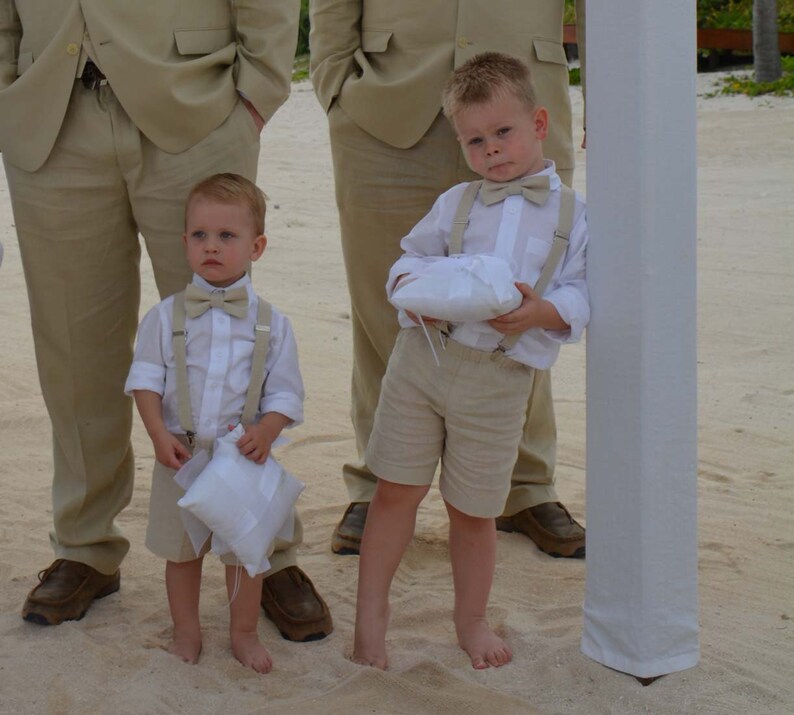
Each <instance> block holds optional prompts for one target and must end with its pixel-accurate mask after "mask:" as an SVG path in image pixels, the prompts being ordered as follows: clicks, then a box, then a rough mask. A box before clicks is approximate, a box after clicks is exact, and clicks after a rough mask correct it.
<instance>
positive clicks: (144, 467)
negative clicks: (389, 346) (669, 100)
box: [0, 75, 794, 715]
mask: <svg viewBox="0 0 794 715" xmlns="http://www.w3.org/2000/svg"><path fill="white" fill-rule="evenodd" d="M714 78H715V75H701V76H699V78H698V88H699V94H700V95H701V96H699V98H698V123H699V126H698V144H699V155H698V166H699V177H698V186H699V203H698V210H699V219H698V278H699V288H698V290H699V299H698V336H699V342H698V378H699V415H698V416H699V469H698V489H699V507H698V511H699V589H700V622H701V662H700V664H699V666H698V667H697V668H694V669H691V670H687V671H684V672H680V673H676V674H672V675H669V676H666V677H663V678H661V679H659V680H657V681H656V682H654V683H653V684H652V685H650V686H648V687H642V686H641V685H640V684H639V683H638V682H637V681H636V680H635V679H634V678H631V677H629V676H626V675H624V674H621V673H617V672H615V671H612V670H609V669H607V668H605V667H603V666H601V665H599V664H598V663H596V662H594V661H592V660H589V659H588V658H586V657H585V656H584V655H582V654H581V652H580V650H579V640H580V637H581V630H582V610H581V606H582V600H583V596H584V583H585V569H586V567H587V563H586V561H571V560H564V559H560V560H555V559H552V558H550V557H547V556H546V555H544V554H542V553H541V552H540V551H538V550H537V549H536V548H535V547H534V546H533V545H532V544H531V543H530V542H529V541H528V540H527V539H526V538H525V537H522V536H519V535H515V534H509V535H508V534H500V535H499V539H498V564H497V570H496V577H495V583H494V588H493V593H492V597H491V605H490V610H489V616H490V618H491V621H492V623H493V624H495V625H496V626H497V627H498V629H499V630H500V632H501V633H502V634H503V635H505V637H506V638H507V640H508V641H509V643H510V645H511V647H512V649H513V653H514V662H513V663H512V664H510V665H509V666H506V667H504V668H500V669H491V670H486V671H474V670H473V669H472V668H471V666H470V664H469V660H468V658H467V657H466V655H465V653H463V652H462V651H461V650H460V649H459V648H458V647H457V645H456V644H455V638H454V629H453V626H452V621H451V609H452V579H451V571H450V567H449V563H448V555H447V546H446V531H447V519H446V514H445V511H444V508H443V504H442V502H441V499H440V497H439V495H438V492H437V490H435V489H434V490H433V491H431V493H430V495H429V497H428V498H427V499H426V501H425V503H424V504H423V505H422V507H421V508H420V513H419V518H418V523H417V530H416V536H415V539H414V542H413V544H412V545H411V547H410V548H409V551H408V553H407V555H406V558H405V560H404V562H403V564H402V566H401V568H400V570H399V572H398V574H397V577H396V579H395V585H394V588H393V603H392V606H393V618H392V626H391V630H390V636H389V645H390V657H391V669H390V670H389V671H388V672H387V673H381V672H379V671H375V670H372V669H367V668H362V667H360V666H357V665H354V664H353V663H352V662H351V661H350V660H349V655H350V652H351V641H352V633H353V618H354V607H355V586H356V575H357V567H358V560H357V558H355V557H350V556H346V557H339V556H334V555H332V554H331V552H330V548H329V540H330V536H331V532H332V529H333V527H334V525H335V523H336V521H337V520H338V518H339V516H340V515H341V513H342V510H343V508H344V505H345V504H346V503H347V494H346V491H345V487H344V484H343V482H342V479H341V472H340V467H341V464H342V462H343V461H344V460H345V459H346V458H348V457H350V456H351V455H352V454H353V451H354V448H355V446H354V440H353V432H352V428H351V426H350V422H349V418H348V411H349V382H350V363H351V359H350V355H351V336H350V320H349V306H348V296H347V288H346V284H345V276H344V268H343V265H342V258H341V250H340V242H339V230H338V226H337V220H336V207H335V203H334V196H333V177H332V170H331V159H330V151H329V146H328V138H327V129H326V123H325V117H324V115H323V113H322V110H321V109H320V107H319V105H318V104H317V102H316V100H315V98H314V95H313V93H312V91H311V87H310V85H309V83H308V82H301V83H298V84H296V85H294V86H293V93H292V96H291V97H290V99H289V101H288V102H287V104H286V105H285V106H284V107H283V108H282V109H281V110H280V111H279V112H278V113H277V114H276V116H275V118H274V119H273V121H272V122H271V124H270V125H269V126H268V127H267V128H266V129H265V132H264V134H263V138H262V154H261V158H260V166H259V181H258V183H259V185H260V186H261V187H262V188H263V189H264V190H265V191H266V192H267V194H268V195H269V198H270V208H269V214H268V219H267V221H268V225H267V233H268V235H269V239H270V243H269V245H268V249H267V252H266V253H265V256H264V258H263V259H262V260H261V261H260V262H259V263H258V264H257V265H256V268H255V270H254V284H255V286H256V287H257V289H258V290H259V292H261V293H262V294H263V295H265V296H267V297H268V299H269V300H271V301H272V302H273V303H274V304H276V305H277V306H278V307H279V308H280V309H281V310H282V311H283V312H285V313H286V314H287V315H289V316H290V317H291V319H292V322H293V325H294V328H295V331H296V334H297V338H298V342H299V346H300V353H301V364H302V369H303V375H304V380H305V383H306V391H307V401H306V421H305V424H304V425H302V426H301V427H299V428H297V429H295V430H292V431H291V432H290V433H289V437H291V438H292V442H291V444H289V445H287V446H285V447H282V448H280V449H279V450H278V452H277V456H278V457H279V459H280V460H281V461H282V462H283V463H284V464H285V466H286V467H287V468H288V469H289V470H290V471H292V472H293V473H294V474H295V475H297V476H298V477H299V478H300V479H302V480H303V481H305V482H306V483H307V485H308V488H307V490H306V491H305V493H304V495H303V496H302V497H301V500H300V511H301V514H302V517H303V520H304V525H305V542H304V544H303V546H302V548H301V550H300V557H299V558H300V565H301V566H302V567H303V569H304V570H305V571H306V572H307V573H308V574H309V575H310V576H311V578H312V579H313V580H314V583H315V584H316V586H317V588H318V589H319V590H320V592H321V593H322V594H323V595H324V597H325V598H326V600H327V601H328V604H329V606H330V608H331V610H332V613H333V616H334V621H335V632H334V633H333V634H332V635H331V636H330V637H329V638H327V639H326V640H324V641H321V642H316V643H307V644H295V643H290V642H288V641H285V640H283V639H282V638H281V637H280V636H279V634H278V633H277V631H276V629H275V628H274V626H273V625H272V624H271V623H270V622H269V621H266V620H265V618H264V616H263V617H262V619H261V621H260V627H259V628H260V636H261V637H262V639H263V640H264V641H265V643H266V644H267V646H268V647H269V649H270V651H271V653H272V655H273V659H274V662H275V667H274V670H273V672H272V673H271V674H270V675H267V676H259V675H257V674H256V673H254V672H253V671H251V670H248V669H246V668H244V667H242V666H241V665H239V664H238V663H237V662H236V661H235V660H234V658H233V656H232V654H231V651H230V648H229V644H228V637H227V628H228V609H227V606H226V595H225V588H224V583H223V570H222V567H221V566H220V564H219V563H218V562H217V560H216V559H214V558H212V557H210V558H209V559H208V560H207V562H206V564H205V569H204V574H205V576H204V584H203V591H202V607H201V610H202V620H203V625H204V632H205V641H204V651H203V654H202V657H201V660H200V662H199V664H198V665H195V666H191V665H187V664H184V663H182V662H180V661H178V660H177V659H176V658H175V657H173V656H171V655H169V654H168V653H166V652H165V651H164V650H163V648H164V646H165V645H166V644H167V642H168V639H169V634H170V617H169V613H168V606H167V602H166V598H165V586H164V573H163V570H164V569H163V563H162V562H161V561H160V560H159V559H157V558H156V557H154V556H153V555H152V554H150V553H149V552H147V551H146V549H145V547H144V545H143V544H144V533H145V528H146V518H147V509H148V499H149V489H150V479H151V471H152V463H153V451H152V448H151V445H150V443H149V440H148V438H147V436H146V434H145V432H144V430H143V428H142V425H141V424H140V421H139V420H138V419H137V416H136V425H135V431H134V435H133V441H134V447H135V452H136V456H137V467H136V469H137V471H136V484H135V491H134V495H133V499H132V502H131V504H130V506H129V507H128V508H127V509H126V510H125V511H124V512H123V513H122V515H121V517H120V519H119V523H120V525H121V526H122V528H123V529H124V531H125V533H126V534H127V536H128V537H129V538H130V540H131V542H132V548H131V550H130V553H129V555H128V557H127V559H126V560H125V561H124V563H123V565H122V587H121V591H120V592H119V593H118V594H114V595H112V596H110V597H108V598H106V599H103V600H101V601H98V602H97V603H96V604H95V605H94V606H93V607H92V608H91V610H90V611H89V613H88V615H87V616H86V617H85V618H84V619H83V620H82V621H79V622H68V623H65V624H63V625H61V626H58V627H54V628H42V627H40V626H36V625H33V624H29V623H26V622H24V621H23V620H22V619H21V618H20V608H21V606H22V602H23V600H24V598H25V595H26V593H27V592H28V590H29V589H30V588H31V587H32V586H33V584H34V581H35V574H36V572H37V571H38V570H39V569H42V568H44V567H46V566H47V565H48V564H49V563H50V562H51V560H52V552H51V549H50V545H49V541H48V537H47V534H48V531H49V529H50V526H51V501H50V486H51V447H50V426H49V420H48V418H47V414H46V411H45V408H44V404H43V401H42V398H41V392H40V389H39V384H38V376H37V372H36V366H35V361H34V355H33V345H32V336H31V331H30V320H29V310H28V304H27V297H26V292H25V284H24V278H23V274H22V266H21V262H20V257H19V248H18V245H17V241H16V234H15V230H14V225H13V218H12V213H11V208H10V204H9V199H8V189H7V186H6V183H5V178H4V176H3V175H1V172H0V242H2V244H3V245H4V247H5V256H4V260H3V264H2V266H1V267H0V325H1V326H2V330H0V490H1V493H2V498H1V499H0V539H1V543H2V547H1V548H0V715H12V714H14V715H16V714H18V713H22V714H28V713H30V714H39V713H41V714H45V713H46V714H48V715H59V714H72V713H89V712H90V713H95V714H97V715H98V714H100V713H114V714H118V715H122V714H127V713H129V714H130V715H132V714H135V715H138V714H140V713H147V714H149V713H152V714H155V713H163V714H166V713H169V714H170V713H190V714H191V715H197V714H199V713H251V714H253V713H290V714H291V715H303V714H304V713H306V714H310V713H311V714H315V713H328V714H333V715H336V714H337V713H338V714H340V715H341V714H342V713H344V714H345V715H349V714H352V715H357V714H358V713H378V714H395V715H399V714H402V713H410V714H411V715H420V714H424V713H433V714H436V713H454V714H455V715H463V713H479V712H483V711H486V709H487V710H488V711H489V712H492V713H499V714H500V715H508V714H512V713H587V714H588V715H589V714H590V713H616V714H620V713H646V712H648V713H670V714H672V713H698V714H699V715H703V714H711V713H714V714H718V713H719V714H722V713H770V714H774V713H780V714H783V713H790V712H792V711H794V678H793V677H792V675H793V674H794V625H792V620H791V619H792V618H793V617H794V521H793V520H792V512H794V487H793V486H792V476H793V475H794V467H793V466H792V465H794V370H792V365H793V364H794V363H793V362H792V355H794V240H793V239H794V201H792V188H793V187H794V99H792V98H783V99H776V98H772V99H767V98H759V99H752V100H751V99H748V98H746V97H738V98H736V97H717V98H706V97H705V94H706V93H708V92H709V91H710V86H711V84H712V83H713V82H714ZM571 92H572V97H573V100H574V109H575V115H576V116H575V119H574V122H575V123H574V126H580V125H581V109H582V101H581V92H580V90H579V89H578V88H573V89H572V90H571ZM585 161H586V155H585V152H584V151H581V150H579V151H578V153H577V169H576V179H575V187H576V188H577V189H579V190H581V191H583V192H584V191H585V189H586V187H585ZM309 199H310V201H309ZM142 268H143V276H144V277H143V293H142V301H141V312H142V313H143V312H144V311H145V310H147V309H148V308H149V307H151V306H152V305H153V304H154V303H156V302H157V300H158V298H157V295H156V291H155V287H154V281H153V278H152V273H151V268H150V266H149V264H148V262H147V260H146V259H145V258H144V261H143V265H142ZM585 354H586V346H585V344H584V343H582V344H578V345H576V346H573V347H571V348H569V349H566V350H563V351H562V356H561V358H560V360H559V362H558V363H557V365H556V366H555V367H554V389H555V400H556V409H557V418H558V430H559V435H560V442H559V455H558V491H559V493H560V496H561V498H562V500H563V502H564V503H565V504H566V505H567V506H568V507H569V508H570V509H571V511H572V513H573V514H574V515H575V516H576V517H577V518H579V519H581V520H582V521H585V384H584V383H585V380H584V376H585Z"/></svg>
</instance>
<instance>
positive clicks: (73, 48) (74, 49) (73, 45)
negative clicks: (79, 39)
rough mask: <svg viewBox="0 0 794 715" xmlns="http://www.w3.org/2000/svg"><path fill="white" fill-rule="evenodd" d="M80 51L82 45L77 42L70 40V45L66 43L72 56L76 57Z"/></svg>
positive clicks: (67, 50) (67, 52)
mask: <svg viewBox="0 0 794 715" xmlns="http://www.w3.org/2000/svg"><path fill="white" fill-rule="evenodd" d="M78 52H80V45H78V44H77V43H76V42H70V43H69V44H68V45H66V54H67V55H72V57H74V56H75V55H76V54H77V53H78Z"/></svg>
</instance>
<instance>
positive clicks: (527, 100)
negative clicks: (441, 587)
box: [353, 53, 590, 669]
mask: <svg viewBox="0 0 794 715" xmlns="http://www.w3.org/2000/svg"><path fill="white" fill-rule="evenodd" d="M443 107H444V113H445V114H446V116H447V118H448V119H449V120H450V121H451V122H452V125H453V127H454V129H455V131H456V133H457V136H458V140H459V142H460V144H461V147H462V149H463V152H464V155H465V157H466V160H467V162H468V164H469V166H470V167H471V169H472V170H473V171H475V172H476V173H477V174H479V175H480V176H482V177H483V181H481V182H471V183H470V184H459V185H457V186H455V187H453V188H452V189H450V190H449V191H447V192H445V193H444V194H442V195H441V196H440V197H439V198H438V200H437V201H436V203H435V204H434V206H433V208H432V209H431V211H430V213H428V214H427V215H426V216H425V217H424V218H423V219H422V220H421V221H420V222H419V223H418V224H417V225H416V226H415V227H414V229H413V230H412V231H411V232H410V233H409V234H408V235H407V236H406V237H405V238H404V239H403V240H402V243H401V247H402V249H403V251H404V253H403V256H402V257H401V258H400V259H398V261H397V262H396V263H395V264H394V266H393V267H392V269H391V271H390V274H389V279H388V282H387V284H386V291H387V294H388V295H389V297H391V296H392V295H393V294H394V293H395V291H397V290H399V287H400V284H401V282H402V281H404V280H405V279H406V278H408V277H410V276H411V274H412V273H415V272H418V271H419V270H421V268H422V267H423V266H424V265H426V264H427V263H431V262H434V261H438V260H440V259H442V258H443V257H446V256H448V255H451V254H455V253H467V254H469V253H470V254H488V255H492V256H498V257H500V258H503V259H504V260H505V261H507V263H508V264H509V266H510V268H511V272H512V275H513V277H514V280H515V285H516V287H517V288H518V290H519V291H520V293H521V296H522V302H521V304H520V306H519V307H517V308H516V309H515V310H512V311H510V312H508V313H506V314H504V315H501V316H498V317H497V318H494V319H492V320H488V321H478V322H463V323H459V324H454V325H447V324H443V323H441V321H437V320H435V317H434V316H432V314H430V315H428V316H422V317H423V319H424V323H425V324H428V323H430V324H432V325H434V326H435V328H436V330H435V335H436V339H437V340H438V346H437V347H438V348H439V349H438V350H434V349H433V347H432V345H430V344H428V342H427V341H426V340H425V336H424V334H423V332H422V331H421V330H419V329H417V322H418V319H417V316H413V315H410V314H406V313H405V312H401V313H400V316H399V320H400V325H401V326H402V328H403V329H402V331H401V332H400V334H399V336H398V338H397V342H396V345H395V348H394V351H393V353H392V355H391V359H390V361H389V365H388V369H387V372H386V375H385V377H384V379H383V384H382V386H381V394H380V401H379V403H378V408H377V411H376V415H375V423H374V427H373V430H372V436H371V438H370V441H369V445H368V448H367V452H366V462H367V465H368V467H369V468H370V469H371V470H372V472H373V473H374V474H375V475H376V476H377V477H378V486H377V489H376V492H375V495H374V498H373V500H372V503H371V505H370V508H369V515H368V518H367V523H366V527H365V530H364V536H363V540H362V546H361V561H360V565H359V582H358V603H357V607H356V626H355V639H354V655H353V658H354V660H355V661H356V662H358V663H361V664H366V665H372V666H375V667H378V668H385V667H386V666H387V662H388V661H387V655H386V630H387V626H388V621H389V589H390V586H391V581H392V578H393V576H394V573H395V571H396V570H397V567H398V566H399V563H400V560H401V559H402V556H403V553H404V551H405V549H406V547H407V545H408V543H409V542H410V540H411V538H412V536H413V531H414V526H415V520H416V510H417V507H418V505H419V503H420V502H421V501H422V499H423V498H424V497H425V495H426V494H427V492H428V490H429V488H430V484H431V482H432V480H433V475H434V473H435V470H436V467H437V465H438V462H439V459H440V460H441V477H440V483H439V486H440V491H441V495H442V497H443V499H444V503H445V505H446V508H447V512H448V514H449V521H450V527H449V548H450V559H451V562H452V573H453V581H454V585H455V606H454V623H455V630H456V633H457V637H458V642H459V643H460V645H461V647H462V648H463V649H464V650H465V651H466V652H467V653H468V655H469V657H470V659H471V663H472V666H473V667H474V668H477V669H481V668H487V667H490V666H494V667H496V666H501V665H504V664H506V663H507V662H509V661H510V660H511V659H512V653H511V651H510V648H509V646H508V645H507V644H506V643H505V642H504V641H503V640H502V639H501V638H500V637H499V636H498V635H497V634H496V633H495V632H494V631H493V630H492V629H491V628H490V626H489V624H488V622H487V618H486V607H487V603H488V596H489V593H490V589H491V584H492V581H493V573H494V564H495V551H496V529H495V523H494V519H495V517H497V516H499V515H500V514H501V513H502V509H503V507H504V503H505V499H506V497H507V494H508V491H509V488H510V475H511V472H512V468H513V464H514V462H515V460H516V456H517V452H518V445H519V440H520V439H521V434H522V431H523V426H524V420H525V417H526V405H527V401H528V398H529V392H530V389H531V385H532V373H533V370H534V369H544V370H545V369H548V368H549V367H551V365H552V364H553V363H554V361H555V359H556V357H557V354H558V352H559V347H560V344H561V343H568V342H574V341H576V340H578V339H579V338H580V336H581V334H582V331H583V329H584V327H585V325H586V324H587V322H588V320H589V316H590V309H589V297H588V292H587V285H586V283H585V247H586V244H587V225H586V220H585V208H584V202H583V201H582V200H581V199H580V198H579V197H576V196H575V195H574V194H573V192H572V191H571V190H570V189H567V188H566V187H563V186H562V183H561V181H560V178H559V177H558V176H557V174H556V172H555V168H554V163H553V162H550V161H546V160H544V157H543V147H542V142H543V139H544V138H545V137H546V134H547V131H548V126H549V117H548V112H547V111H546V109H545V108H544V107H542V106H540V105H539V103H538V101H537V99H536V97H535V92H534V89H533V86H532V82H531V78H530V72H529V68H528V67H527V66H526V65H525V64H524V63H523V62H521V61H520V60H518V59H515V58H513V57H509V56H507V55H503V54H499V53H484V54H481V55H478V56H476V57H473V58H472V59H471V60H469V61H468V62H466V63H465V64H463V65H462V66H461V67H459V68H458V69H457V70H455V72H454V73H453V74H452V76H451V78H450V80H449V81H448V83H447V85H446V87H445V89H444V93H443ZM532 285H534V286H535V287H534V288H533V287H531V286H532ZM544 289H545V292H544ZM434 353H437V355H438V360H439V363H440V364H437V363H436V361H435V355H434Z"/></svg>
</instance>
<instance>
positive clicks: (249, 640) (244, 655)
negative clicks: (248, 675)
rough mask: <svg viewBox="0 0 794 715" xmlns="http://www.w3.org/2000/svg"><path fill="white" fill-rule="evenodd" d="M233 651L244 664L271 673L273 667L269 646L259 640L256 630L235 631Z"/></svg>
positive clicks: (258, 670)
mask: <svg viewBox="0 0 794 715" xmlns="http://www.w3.org/2000/svg"><path fill="white" fill-rule="evenodd" d="M231 637H232V653H234V657H235V658H237V660H239V661H240V662H241V663H242V664H243V665H245V666H247V667H249V668H253V669H254V670H255V671H256V672H257V673H262V674H263V675H264V674H265V673H269V672H270V670H271V668H272V667H273V660H272V659H271V658H270V653H268V651H267V648H265V646H263V645H262V644H261V643H260V642H259V638H258V637H257V635H256V632H249V631H233V632H232V634H231Z"/></svg>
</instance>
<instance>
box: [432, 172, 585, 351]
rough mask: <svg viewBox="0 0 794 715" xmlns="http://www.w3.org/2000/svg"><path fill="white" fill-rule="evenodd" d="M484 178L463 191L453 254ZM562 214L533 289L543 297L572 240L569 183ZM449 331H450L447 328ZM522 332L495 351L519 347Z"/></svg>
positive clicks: (507, 338)
mask: <svg viewBox="0 0 794 715" xmlns="http://www.w3.org/2000/svg"><path fill="white" fill-rule="evenodd" d="M482 183H483V182H482V180H479V181H472V182H471V183H470V184H469V185H468V186H467V187H466V189H465V191H464V192H463V196H461V199H460V203H459V204H458V208H457V210H456V211H455V218H454V219H453V221H452V231H451V233H450V236H449V255H450V256H452V255H455V254H457V253H461V252H462V250H463V233H464V231H465V230H466V227H467V226H468V225H469V213H471V208H472V206H474V201H475V199H476V198H477V194H478V193H479V191H480V187H481V186H482ZM560 191H561V193H560V214H559V218H558V219H557V230H556V231H555V232H554V242H553V243H552V245H551V250H550V251H549V256H548V258H547V259H546V263H545V265H544V266H543V270H542V271H541V273H540V276H539V277H538V280H537V282H536V283H535V285H534V287H533V289H534V291H535V292H536V293H537V294H538V295H540V296H542V295H543V293H544V291H545V290H546V288H547V287H548V285H549V282H550V281H551V277H552V276H553V275H554V271H555V270H556V269H557V265H558V264H559V262H560V260H561V259H562V256H563V254H564V253H565V251H566V249H567V248H568V239H569V237H570V235H571V229H572V228H573V215H574V209H575V208H576V193H575V192H574V190H573V189H571V188H569V187H567V186H561V187H560ZM445 332H449V330H448V329H447V330H446V331H445ZM520 338H521V333H517V334H515V335H506V336H505V337H504V338H502V339H501V340H500V341H499V345H498V346H497V348H496V351H495V352H499V353H504V352H506V351H507V350H510V349H511V348H513V347H515V345H516V343H517V342H518V340H519V339H520Z"/></svg>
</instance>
